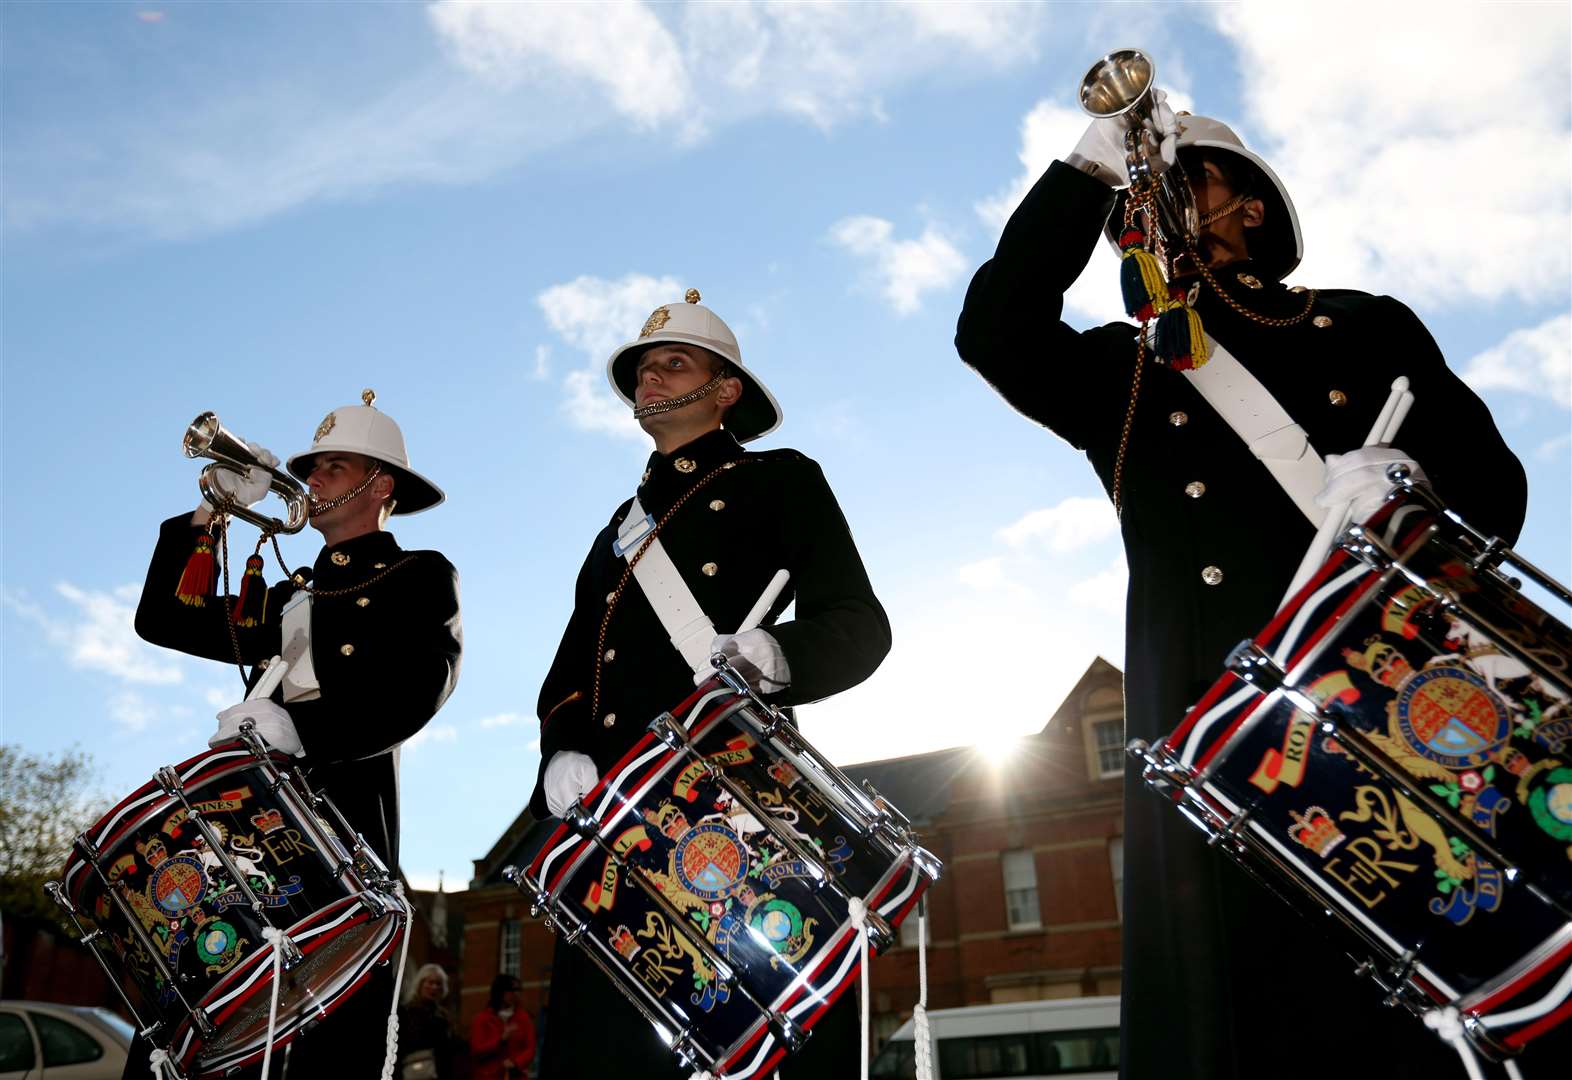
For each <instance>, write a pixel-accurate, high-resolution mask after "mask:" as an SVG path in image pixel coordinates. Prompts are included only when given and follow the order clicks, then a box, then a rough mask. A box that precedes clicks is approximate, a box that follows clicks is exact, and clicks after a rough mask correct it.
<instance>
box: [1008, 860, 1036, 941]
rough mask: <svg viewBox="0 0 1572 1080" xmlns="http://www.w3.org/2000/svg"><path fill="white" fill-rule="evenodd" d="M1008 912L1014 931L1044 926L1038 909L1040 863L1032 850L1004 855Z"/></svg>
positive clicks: (1011, 927)
mask: <svg viewBox="0 0 1572 1080" xmlns="http://www.w3.org/2000/svg"><path fill="white" fill-rule="evenodd" d="M1004 909H1005V914H1006V916H1007V917H1008V918H1009V922H1010V929H1011V930H1036V929H1038V928H1039V927H1041V926H1042V924H1043V920H1042V914H1041V912H1040V911H1039V910H1038V908H1037V862H1036V860H1035V859H1033V858H1032V853H1031V852H1030V851H1006V852H1005V853H1004Z"/></svg>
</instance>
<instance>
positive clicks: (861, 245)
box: [829, 215, 968, 315]
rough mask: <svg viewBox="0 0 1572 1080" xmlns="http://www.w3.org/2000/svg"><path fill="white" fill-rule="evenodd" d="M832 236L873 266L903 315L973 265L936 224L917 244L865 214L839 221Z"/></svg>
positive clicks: (877, 282)
mask: <svg viewBox="0 0 1572 1080" xmlns="http://www.w3.org/2000/svg"><path fill="white" fill-rule="evenodd" d="M829 236H830V239H831V240H832V241H834V242H835V243H836V244H838V245H839V246H840V247H842V248H844V249H845V250H847V251H849V252H851V253H852V254H853V255H856V256H858V257H859V258H862V259H864V260H866V261H868V262H869V263H870V264H871V267H870V274H871V276H872V280H873V282H874V283H875V285H876V286H877V288H878V289H879V291H880V292H881V293H882V294H883V295H884V298H885V300H887V301H888V302H889V304H890V306H891V307H892V308H894V309H895V311H896V313H897V314H900V315H910V314H911V313H912V312H914V311H916V310H917V309H918V308H919V307H920V306H921V301H922V294H923V293H925V292H930V291H932V290H934V289H943V288H947V287H949V286H950V285H953V284H954V283H955V282H956V280H957V279H959V278H960V276H961V275H962V274H963V273H965V272H966V270H967V267H968V263H967V260H966V257H965V256H964V255H962V254H961V253H960V251H958V250H957V249H956V247H955V245H954V244H952V243H950V241H949V240H948V239H947V238H946V237H945V236H944V235H943V234H942V233H940V232H939V231H938V230H937V229H936V228H934V226H932V225H929V226H928V227H927V228H925V229H924V230H923V233H922V235H921V236H920V237H918V238H917V239H915V240H896V239H895V238H894V236H895V226H894V225H892V224H891V223H890V222H888V221H885V220H884V219H883V218H877V217H869V216H867V215H861V216H857V217H848V218H843V219H842V220H840V221H838V222H836V223H835V224H834V225H833V226H831V227H830V233H829Z"/></svg>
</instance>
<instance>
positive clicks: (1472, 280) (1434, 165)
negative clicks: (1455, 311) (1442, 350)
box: [1202, 3, 1572, 305]
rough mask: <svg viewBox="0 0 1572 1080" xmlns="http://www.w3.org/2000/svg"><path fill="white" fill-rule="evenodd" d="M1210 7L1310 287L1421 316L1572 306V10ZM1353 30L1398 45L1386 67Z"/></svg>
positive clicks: (1246, 130)
mask: <svg viewBox="0 0 1572 1080" xmlns="http://www.w3.org/2000/svg"><path fill="white" fill-rule="evenodd" d="M1212 11H1213V12H1214V13H1215V18H1216V20H1217V24H1218V26H1219V27H1220V29H1221V30H1222V31H1223V33H1225V34H1226V35H1228V36H1229V37H1231V38H1232V39H1233V40H1234V42H1235V43H1236V44H1237V46H1238V49H1239V54H1240V55H1239V63H1238V68H1239V71H1240V73H1241V75H1242V76H1243V85H1242V86H1241V87H1240V94H1239V96H1240V99H1241V100H1242V101H1243V102H1245V103H1246V108H1247V112H1246V115H1245V116H1244V117H1243V118H1242V119H1243V121H1244V122H1243V123H1239V124H1236V125H1235V129H1236V130H1237V131H1238V132H1239V134H1240V136H1241V137H1243V138H1244V140H1245V142H1246V143H1247V144H1248V145H1251V146H1252V148H1253V149H1255V150H1257V151H1259V152H1261V153H1262V154H1263V156H1264V157H1265V158H1266V159H1267V160H1268V161H1270V162H1271V163H1272V165H1273V168H1274V169H1275V170H1276V171H1277V172H1278V174H1279V175H1280V176H1281V177H1282V178H1283V180H1284V182H1285V183H1286V184H1287V186H1288V188H1289V191H1290V192H1291V193H1292V195H1293V198H1294V201H1295V203H1296V205H1297V207H1298V211H1299V216H1300V221H1301V224H1302V226H1303V228H1304V233H1305V263H1304V267H1303V269H1302V270H1301V271H1300V272H1299V273H1298V274H1296V275H1295V276H1296V277H1297V278H1299V279H1301V280H1304V281H1306V282H1307V283H1311V284H1315V283H1318V282H1320V283H1325V284H1328V285H1337V286H1342V287H1354V288H1360V289H1367V290H1369V291H1372V292H1390V293H1393V294H1395V295H1399V296H1402V297H1404V298H1406V299H1410V300H1412V301H1413V302H1415V303H1416V304H1419V305H1427V304H1441V303H1446V304H1448V305H1457V304H1459V303H1463V302H1466V301H1467V300H1469V299H1474V300H1485V301H1494V300H1500V299H1503V298H1507V297H1516V298H1519V299H1523V300H1539V299H1544V298H1546V297H1556V298H1560V297H1564V296H1565V295H1566V285H1567V276H1568V272H1569V268H1572V267H1569V260H1568V245H1567V244H1566V237H1567V234H1568V232H1569V230H1572V214H1569V206H1572V188H1569V187H1568V184H1567V150H1568V140H1569V131H1568V113H1567V98H1566V93H1565V89H1566V86H1567V82H1568V78H1569V71H1568V52H1567V44H1566V43H1567V37H1568V31H1569V25H1568V9H1567V7H1566V5H1564V4H1511V5H1497V4H1457V5H1450V6H1448V7H1447V8H1446V9H1445V14H1444V17H1437V11H1436V9H1435V8H1434V7H1433V6H1430V5H1419V4H1413V3H1387V4H1360V5H1358V6H1353V5H1347V6H1343V5H1335V4H1334V5H1326V4H1322V5H1318V6H1316V7H1314V8H1308V7H1294V6H1291V5H1289V6H1285V5H1281V4H1273V5H1266V4H1234V5H1224V6H1220V7H1216V8H1214V9H1212ZM1350 25H1358V27H1359V40H1360V41H1363V42H1388V43H1400V44H1399V45H1397V46H1396V47H1391V48H1383V49H1382V50H1381V51H1380V54H1379V57H1374V58H1373V57H1372V54H1371V52H1370V50H1368V49H1364V48H1350V47H1349V38H1348V36H1347V28H1348V26H1350ZM1309 56H1313V57H1315V62H1314V63H1285V62H1284V58H1285V57H1309ZM1202 111H1203V112H1204V111H1206V110H1204V109H1203V110H1202ZM1224 119H1228V118H1224Z"/></svg>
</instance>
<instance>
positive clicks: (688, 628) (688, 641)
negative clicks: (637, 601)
mask: <svg viewBox="0 0 1572 1080" xmlns="http://www.w3.org/2000/svg"><path fill="white" fill-rule="evenodd" d="M654 528H655V518H654V516H653V515H651V514H649V513H647V512H646V511H645V509H644V507H643V506H641V505H639V500H638V497H637V496H635V497H634V499H633V505H632V506H631V507H630V508H629V509H628V516H627V517H626V518H625V519H624V520H623V522H622V525H621V527H619V528H618V529H617V543H616V546H615V547H614V548H613V550H614V551H615V552H616V553H617V554H618V555H619V556H621V557H622V558H624V559H626V560H628V561H629V562H633V556H634V555H635V554H637V553H638V550H639V546H640V545H641V544H642V543H643V542H644V538H645V537H647V536H649V534H650V533H651V532H652V531H653V530H654ZM633 577H634V578H635V579H636V580H637V581H638V583H639V588H640V589H642V590H644V598H645V599H646V600H648V601H649V602H650V607H652V608H654V609H655V614H656V616H657V617H658V618H659V619H660V624H661V626H662V627H664V628H665V630H666V634H667V636H668V637H670V638H671V644H672V646H673V647H674V648H676V650H677V651H678V652H679V653H681V654H682V659H683V660H684V661H686V662H687V665H688V666H689V667H690V668H692V669H693V670H694V671H707V670H709V666H710V642H712V641H714V640H715V624H714V623H712V622H711V621H710V617H709V616H708V615H706V614H704V609H703V608H701V607H699V602H698V600H696V599H694V596H693V590H692V589H690V588H688V583H687V582H686V581H683V580H682V574H680V573H679V572H678V571H677V564H676V563H674V562H672V561H671V556H670V555H668V554H666V549H665V548H664V547H663V546H662V545H661V542H660V537H659V536H657V537H655V538H654V539H653V540H651V541H650V544H649V547H648V548H646V549H645V551H644V554H643V555H642V556H640V558H639V561H638V562H637V563H634V565H633Z"/></svg>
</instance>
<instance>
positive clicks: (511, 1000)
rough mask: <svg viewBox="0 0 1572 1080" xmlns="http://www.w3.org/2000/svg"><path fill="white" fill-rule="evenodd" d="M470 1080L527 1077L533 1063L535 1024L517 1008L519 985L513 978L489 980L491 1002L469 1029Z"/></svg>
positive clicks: (504, 1079)
mask: <svg viewBox="0 0 1572 1080" xmlns="http://www.w3.org/2000/svg"><path fill="white" fill-rule="evenodd" d="M469 1051H470V1056H471V1057H472V1058H473V1059H474V1063H475V1068H474V1071H473V1072H472V1073H471V1074H470V1075H471V1077H472V1080H512V1078H514V1077H524V1076H528V1075H529V1063H530V1062H531V1061H534V1060H535V1024H534V1022H533V1021H531V1020H530V1018H529V1013H527V1012H525V1011H524V1010H523V1009H521V1008H519V981H518V980H517V979H515V978H514V977H513V976H512V975H498V976H497V977H496V978H495V979H493V980H491V1000H490V1001H489V1002H487V1004H486V1007H485V1008H484V1009H482V1010H481V1011H480V1015H479V1016H477V1017H475V1022H474V1023H473V1024H472V1025H471V1026H470V1029H469Z"/></svg>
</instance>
